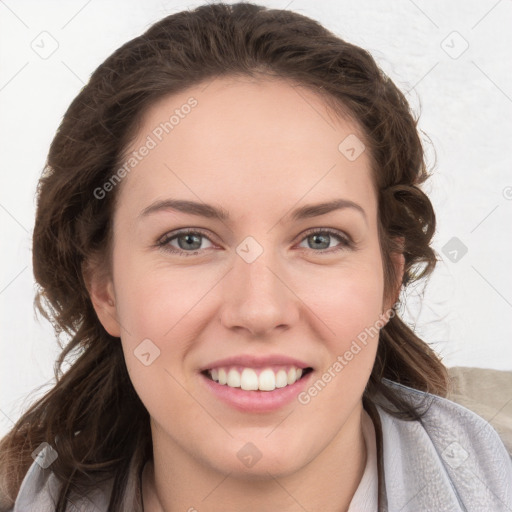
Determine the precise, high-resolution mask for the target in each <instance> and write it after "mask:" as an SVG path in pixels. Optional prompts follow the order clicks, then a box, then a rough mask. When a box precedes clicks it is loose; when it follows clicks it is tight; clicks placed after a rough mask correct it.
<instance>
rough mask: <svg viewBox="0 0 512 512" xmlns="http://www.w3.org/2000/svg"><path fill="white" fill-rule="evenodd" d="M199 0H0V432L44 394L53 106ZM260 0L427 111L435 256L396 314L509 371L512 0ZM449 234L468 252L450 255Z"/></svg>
mask: <svg viewBox="0 0 512 512" xmlns="http://www.w3.org/2000/svg"><path fill="white" fill-rule="evenodd" d="M200 3H201V2H181V1H180V2H178V1H168V2H164V1H156V0H152V1H142V0H138V1H136V0H130V1H127V0H124V1H123V2H120V1H102V2H100V1H99V0H90V1H87V0H72V1H69V0H67V1H64V0H62V1H60V2H58V1H45V2H36V1H21V2H15V1H14V0H0V144H1V146H0V147H1V186H0V226H1V240H2V242H1V243H2V246H1V251H0V258H1V260H0V261H1V265H0V315H1V316H0V340H1V350H2V352H1V359H0V390H1V393H0V435H3V434H4V433H5V432H7V430H8V429H9V428H10V426H11V425H12V421H13V420H16V419H17V418H18V417H19V415H20V412H21V410H22V409H24V408H26V407H27V406H28V405H29V404H30V403H31V402H32V401H33V400H35V399H37V397H38V396H41V394H42V393H43V392H44V391H46V390H47V389H49V387H50V386H51V383H52V382H53V364H54V361H55V359H56V357H57V354H58V352H59V347H58V345H57V343H56V341H55V337H54V334H53V331H52V329H51V326H50V325H49V324H48V323H47V322H46V321H45V320H44V319H42V320H38V319H37V318H36V317H35V314H34V310H33V305H32V304H33V297H34V281H33V277H32V265H31V258H32V254H31V232H32V229H33V224H34V214H35V199H34V198H35V189H36V184H37V179H38V177H39V175H40V173H41V171H42V169H43V166H44V162H45V159H46V155H47V152H48V148H49V145H50V143H51V140H52V139H53V136H54V134H55V131H56V129H57V127H58V125H59V123H60V120H61V118H62V115H63V114H64V112H65V110H66V108H67V107H68V105H69V103H70V102H71V101H72V99H73V98H74V97H75V96H76V95H77V94H78V92H79V91H80V89H81V88H82V87H83V85H85V83H86V82H87V80H88V78H89V76H90V75H91V73H92V72H93V71H94V69H95V68H96V67H97V66H98V65H99V64H100V63H101V62H102V61H103V60H104V59H105V58H106V57H107V56H108V55H110V54H111V53H112V52H113V51H114V50H115V49H117V48H118V47H119V46H121V45H122V44H123V43H125V42H126V41H128V40H129V39H132V38H133V37H136V36H138V35H140V34H141V33H142V32H143V31H145V30H146V29H147V28H148V27H149V26H150V25H151V24H152V23H154V22H156V21H157V20H159V19H160V18H162V17H164V16H166V15H168V14H172V13H174V12H177V11H180V10H184V9H188V8H194V7H196V6H198V5H200ZM228 3H233V2H228ZM260 3H261V4H262V5H266V6H268V7H274V8H288V9H290V10H294V11H297V12H299V13H301V14H304V15H306V16H309V17H312V18H314V19H316V20H318V21H320V22H321V23H322V24H323V25H324V26H326V27H327V28H328V29H330V30H331V31H333V32H335V33H336V34H337V35H338V36H340V37H342V38H344V39H346V40H348V41H349V42H352V43H355V44H357V45H360V46H362V47H364V48H365V49H367V50H369V51H370V52H371V53H372V55H373V56H374V58H375V59H376V60H377V62H378V63H379V65H380V66H381V67H382V68H383V69H384V71H385V72H386V73H388V74H389V75H390V76H391V78H392V79H393V80H394V81H395V83H396V84H397V85H398V86H399V87H400V88H401V89H402V90H403V91H404V92H406V93H407V98H408V99H409V101H410V102H411V105H412V106H413V108H414V110H415V111H416V112H420V109H421V117H420V122H419V126H420V128H421V129H422V130H423V131H424V132H425V133H426V134H427V135H428V136H429V137H430V139H431V141H432V144H428V145H427V148H426V149H427V153H428V155H429V163H430V168H431V169H432V170H433V172H434V176H433V178H432V179H431V180H430V183H429V185H428V186H426V187H425V190H426V192H427V193H429V195H430V197H431V199H432V202H433V204H434V208H435V210H436V213H437V219H438V230H437V233H436V236H435V240H434V248H435V249H436V251H437V252H438V253H439V256H440V258H441V261H440V262H439V264H438V268H437V270H436V271H435V274H434V276H433V277H432V279H431V280H430V282H429V284H428V285H427V287H426V288H425V289H422V288H420V289H417V290H411V291H410V293H409V294H408V296H407V297H404V298H403V299H404V300H405V305H404V307H403V314H404V316H405V318H406V320H407V321H408V322H410V323H411V324H414V325H415V326H416V329H417V331H418V332H419V333H420V335H421V336H423V337H424V339H426V340H427V341H429V342H430V343H431V344H432V346H433V347H434V348H435V349H436V350H437V351H438V352H439V353H440V354H441V356H442V357H443V358H444V362H445V363H446V364H447V365H448V366H478V367H486V368H495V369H502V370H512V336H511V335H512V322H511V318H512V272H511V271H510V265H511V262H512V258H511V254H512V240H511V234H510V233H511V229H510V226H511V220H512V200H511V199H512V165H511V164H512V154H511V146H512V144H511V142H512V83H511V76H512V60H511V58H510V48H512V31H511V30H510V27H511V26H512V2H511V0H499V1H496V0H485V1H484V0H479V1H476V0H473V1H467V0H456V1H454V0H451V1H446V0H439V1H429V2H427V1H422V0H414V2H413V1H411V0H394V1H390V0H388V1H386V2H379V1H376V0H373V1H370V0H366V1H360V0H359V1H348V0H342V1H340V0H337V1H334V0H332V1H329V0H320V1H318V0H315V1H314V2H313V1H304V0H292V1H291V2H290V1H289V0H274V1H262V2H260ZM454 31H455V32H457V33H456V34H454V33H453V32H454ZM42 32H47V33H48V34H50V35H48V34H44V35H41V33H42ZM41 38H46V39H45V44H46V46H45V47H46V48H50V46H48V45H51V44H54V45H55V46H56V45H57V44H58V48H57V49H56V51H55V52H54V53H53V54H52V55H51V56H49V57H48V58H46V59H43V58H41V57H40V56H39V55H38V53H36V51H34V49H33V47H36V45H39V46H42V43H41ZM51 38H53V39H54V40H55V41H56V42H54V43H52V42H51ZM466 45H468V48H467V49H466V50H465V51H464V52H463V53H461V52H462V50H464V48H465V47H466ZM450 54H451V55H450ZM459 54H460V55H459ZM454 57H456V58H454ZM433 148H435V152H436V155H437V161H434V151H433ZM453 237H457V239H458V240H460V242H462V243H463V244H464V245H465V246H466V247H467V253H466V254H465V255H463V256H462V253H461V251H460V250H458V252H457V253H456V254H455V253H453V252H452V253H451V255H450V253H449V252H448V250H445V251H444V252H443V247H444V246H445V244H447V243H448V242H449V241H450V240H451V239H452V238H453ZM452 243H453V241H452ZM449 250H450V251H453V248H452V249H449ZM445 253H446V254H445ZM450 258H452V259H453V258H456V261H450ZM420 293H423V297H424V298H423V301H422V302H421V304H420V302H419V301H418V296H419V294H420ZM41 385H44V386H43V387H42V388H40V389H39V390H38V391H34V390H35V389H36V388H37V387H38V386H41ZM29 393H31V394H30V395H29Z"/></svg>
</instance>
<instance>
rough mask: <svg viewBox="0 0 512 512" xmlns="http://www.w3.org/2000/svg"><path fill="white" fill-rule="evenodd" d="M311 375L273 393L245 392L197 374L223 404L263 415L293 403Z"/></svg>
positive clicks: (308, 374) (310, 373) (307, 374)
mask: <svg viewBox="0 0 512 512" xmlns="http://www.w3.org/2000/svg"><path fill="white" fill-rule="evenodd" d="M231 359H232V358H230V360H231ZM223 361H224V360H223ZM223 364H224V362H223ZM292 364H293V363H292ZM313 374H314V371H311V372H309V373H306V374H305V375H304V376H303V377H301V378H300V379H299V380H298V381H297V382H295V383H293V384H291V385H290V386H285V387H284V388H276V389H274V391H245V390H243V389H241V388H232V387H229V386H227V385H225V384H219V383H218V382H215V381H214V380H211V379H209V378H208V377H207V376H206V375H204V374H203V373H199V378H200V380H201V382H202V383H203V384H204V385H205V386H206V388H207V389H208V391H209V392H210V393H212V394H213V395H214V396H215V397H216V398H217V399H218V400H221V401H222V402H224V403H225V404H227V405H229V406H231V407H233V408H235V409H238V410H239V411H242V412H246V413H251V412H252V413H265V412H273V411H276V410H278V409H281V408H282V407H285V406H286V405H289V404H290V403H292V402H294V401H295V400H296V399H297V396H298V395H299V393H301V392H302V391H304V389H305V388H306V386H308V384H309V382H310V380H311V379H312V375H313Z"/></svg>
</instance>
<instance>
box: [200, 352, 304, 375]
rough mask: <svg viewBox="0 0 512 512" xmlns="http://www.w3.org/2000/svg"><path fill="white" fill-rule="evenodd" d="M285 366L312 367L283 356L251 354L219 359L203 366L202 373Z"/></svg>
mask: <svg viewBox="0 0 512 512" xmlns="http://www.w3.org/2000/svg"><path fill="white" fill-rule="evenodd" d="M273 365H283V366H296V367H297V368H302V369H304V368H310V367H311V365H309V364H307V363H305V362H304V361H301V360H299V359H295V358H293V357H288V356H285V355H281V354H274V355H266V356H256V355H250V354H245V355H244V354H242V355H238V356H231V357H226V358H223V359H217V360H216V361H213V362H211V363H208V364H207V365H205V366H203V367H202V368H201V369H200V371H205V370H211V369H213V368H221V367H226V366H245V367H247V368H264V367H266V366H273Z"/></svg>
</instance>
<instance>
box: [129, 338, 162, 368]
mask: <svg viewBox="0 0 512 512" xmlns="http://www.w3.org/2000/svg"><path fill="white" fill-rule="evenodd" d="M133 353H134V355H135V357H136V358H137V359H138V360H139V361H140V362H141V363H142V364H143V365H144V366H149V365H150V364H153V362H154V361H155V359H157V358H158V357H159V356H160V349H159V348H158V347H157V346H156V345H155V344H154V343H153V342H152V341H151V340H150V339H149V338H146V339H144V340H142V342H141V343H139V344H138V345H137V347H136V348H135V350H134V351H133Z"/></svg>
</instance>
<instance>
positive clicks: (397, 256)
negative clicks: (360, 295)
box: [384, 236, 405, 311]
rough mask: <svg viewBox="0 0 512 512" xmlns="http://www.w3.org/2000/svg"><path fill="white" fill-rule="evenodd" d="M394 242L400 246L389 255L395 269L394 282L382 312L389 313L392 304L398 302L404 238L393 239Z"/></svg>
mask: <svg viewBox="0 0 512 512" xmlns="http://www.w3.org/2000/svg"><path fill="white" fill-rule="evenodd" d="M395 241H396V242H397V243H398V245H399V246H400V250H399V251H393V252H391V254H390V257H391V261H392V262H393V266H394V267H395V275H396V281H395V283H394V286H393V290H392V292H391V293H390V294H389V296H388V298H387V300H385V302H384V311H389V310H390V309H391V308H392V307H393V305H394V304H396V303H397V302H398V299H399V297H400V291H401V288H402V281H403V278H404V269H405V257H404V253H403V248H404V242H405V238H404V237H403V236H401V237H397V238H395Z"/></svg>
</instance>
